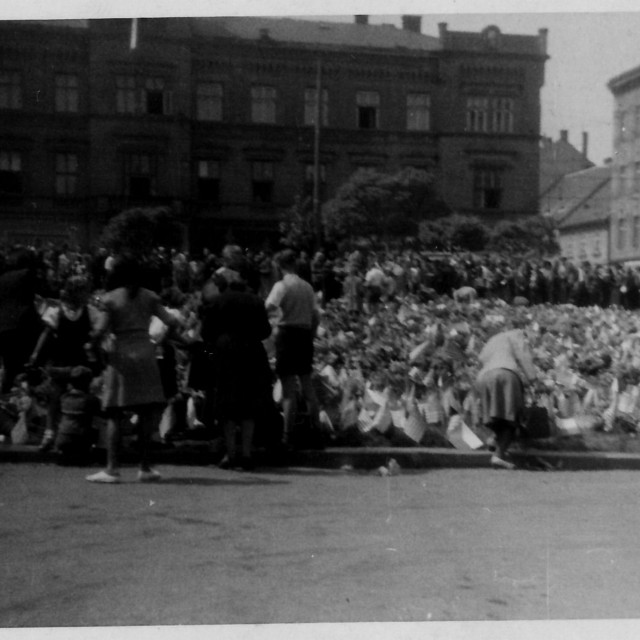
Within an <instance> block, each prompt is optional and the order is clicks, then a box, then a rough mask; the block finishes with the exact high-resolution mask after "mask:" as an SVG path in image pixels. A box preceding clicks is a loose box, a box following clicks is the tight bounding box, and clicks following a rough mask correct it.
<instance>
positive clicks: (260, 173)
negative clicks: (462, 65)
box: [0, 151, 503, 209]
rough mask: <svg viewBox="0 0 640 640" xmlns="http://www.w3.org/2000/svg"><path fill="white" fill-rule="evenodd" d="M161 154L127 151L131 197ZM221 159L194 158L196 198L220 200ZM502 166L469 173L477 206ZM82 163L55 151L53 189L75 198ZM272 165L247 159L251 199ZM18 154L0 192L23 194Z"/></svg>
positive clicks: (0, 163) (496, 191)
mask: <svg viewBox="0 0 640 640" xmlns="http://www.w3.org/2000/svg"><path fill="white" fill-rule="evenodd" d="M158 161H159V158H158V157H157V156H155V155H151V154H138V153H133V154H128V155H126V156H125V157H124V164H123V175H124V185H123V186H124V193H125V195H128V196H131V197H133V198H147V197H153V196H156V195H157V193H158V192H157V186H158ZM221 172H222V170H221V162H220V161H219V160H199V161H197V163H196V167H195V174H196V181H197V198H198V200H201V201H206V202H218V201H219V198H220V178H221ZM502 173H503V171H502V170H501V169H496V168H490V167H489V168H487V167H476V168H474V173H473V206H474V207H475V208H477V209H500V208H501V207H502V204H503V203H502V200H503V184H502V183H503V176H502ZM79 177H80V163H79V159H78V155H77V154H75V153H56V154H55V194H56V196H58V197H73V196H75V195H77V194H78V181H79ZM275 178H276V165H275V163H274V162H270V161H254V162H252V163H251V185H252V194H253V200H254V201H255V202H261V203H271V202H273V192H274V185H275ZM313 180H314V166H313V165H311V164H307V165H305V189H306V190H307V191H308V192H309V193H310V191H311V186H312V184H313ZM320 181H321V183H323V184H324V183H325V182H326V167H325V166H324V165H321V167H320ZM24 190H25V184H24V171H23V159H22V154H21V153H20V152H17V151H0V196H20V195H22V194H23V193H24Z"/></svg>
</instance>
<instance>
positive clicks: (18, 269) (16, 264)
mask: <svg viewBox="0 0 640 640" xmlns="http://www.w3.org/2000/svg"><path fill="white" fill-rule="evenodd" d="M37 290H38V278H37V265H36V261H35V256H34V255H33V254H31V253H29V252H27V251H26V250H25V251H18V252H16V253H14V255H12V256H11V257H10V260H9V265H8V270H7V271H5V273H3V274H2V275H0V359H1V360H2V363H3V366H4V376H3V380H2V393H8V392H9V391H10V390H11V386H12V384H13V381H14V380H15V378H16V376H17V375H18V374H19V373H21V372H22V371H23V369H24V366H25V364H26V363H27V361H28V359H29V357H30V356H31V353H32V351H33V348H34V346H35V345H36V343H37V341H38V338H39V336H40V333H41V331H42V323H41V320H40V316H39V314H38V312H37V309H36V293H37Z"/></svg>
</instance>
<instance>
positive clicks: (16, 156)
mask: <svg viewBox="0 0 640 640" xmlns="http://www.w3.org/2000/svg"><path fill="white" fill-rule="evenodd" d="M22 191H23V175H22V156H21V154H20V153H18V152H15V151H0V194H4V195H13V196H15V195H20V194H21V193H22Z"/></svg>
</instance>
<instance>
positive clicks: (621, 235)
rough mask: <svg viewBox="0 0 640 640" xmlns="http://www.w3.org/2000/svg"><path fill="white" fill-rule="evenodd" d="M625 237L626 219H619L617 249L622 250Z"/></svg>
mask: <svg viewBox="0 0 640 640" xmlns="http://www.w3.org/2000/svg"><path fill="white" fill-rule="evenodd" d="M626 235H627V219H626V218H620V219H619V220H618V249H624V245H625V239H626Z"/></svg>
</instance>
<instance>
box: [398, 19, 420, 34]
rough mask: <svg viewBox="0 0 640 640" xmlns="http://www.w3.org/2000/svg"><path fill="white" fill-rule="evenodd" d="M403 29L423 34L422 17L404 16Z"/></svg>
mask: <svg viewBox="0 0 640 640" xmlns="http://www.w3.org/2000/svg"><path fill="white" fill-rule="evenodd" d="M402 28H403V29H404V30H405V31H412V32H413V33H421V32H422V16H402Z"/></svg>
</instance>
